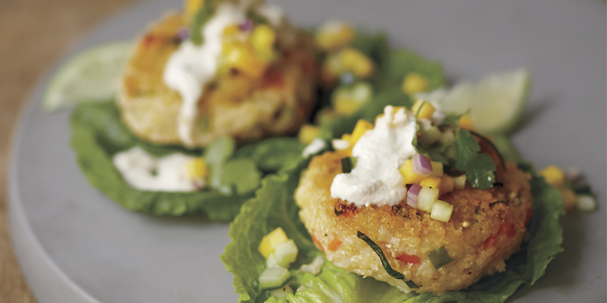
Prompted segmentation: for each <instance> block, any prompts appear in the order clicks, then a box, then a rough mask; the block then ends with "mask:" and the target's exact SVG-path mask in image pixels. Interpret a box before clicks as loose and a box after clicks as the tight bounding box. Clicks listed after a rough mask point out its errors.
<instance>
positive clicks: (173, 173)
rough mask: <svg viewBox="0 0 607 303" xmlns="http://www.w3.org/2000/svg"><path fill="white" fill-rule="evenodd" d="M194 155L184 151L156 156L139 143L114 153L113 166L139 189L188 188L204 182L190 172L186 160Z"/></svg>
mask: <svg viewBox="0 0 607 303" xmlns="http://www.w3.org/2000/svg"><path fill="white" fill-rule="evenodd" d="M193 159H194V157H192V156H188V155H185V154H181V153H174V154H170V155H168V156H165V157H161V158H157V157H155V156H153V155H150V154H148V153H147V152H146V151H144V150H143V149H141V148H139V147H133V148H131V149H129V150H126V151H123V152H119V153H117V154H116V155H114V158H113V162H114V166H115V167H116V169H118V171H119V172H120V174H121V175H122V178H123V179H124V181H125V182H126V183H127V184H129V185H130V186H132V187H134V188H136V189H140V190H151V191H172V192H189V191H196V190H198V189H200V188H202V187H203V186H204V184H201V183H200V182H194V181H192V180H191V179H190V178H189V176H188V171H187V163H188V162H190V161H191V160H193Z"/></svg>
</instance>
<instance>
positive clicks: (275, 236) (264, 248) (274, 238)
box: [258, 227, 289, 259]
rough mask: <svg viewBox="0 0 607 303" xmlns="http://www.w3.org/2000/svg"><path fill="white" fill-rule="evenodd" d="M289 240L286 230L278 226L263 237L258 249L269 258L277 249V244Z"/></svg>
mask: <svg viewBox="0 0 607 303" xmlns="http://www.w3.org/2000/svg"><path fill="white" fill-rule="evenodd" d="M287 241H289V238H287V234H286V233H285V231H284V230H282V228H280V227H277V228H276V229H275V230H273V231H272V232H270V233H269V234H267V235H266V236H265V237H263V239H261V243H259V248H258V250H259V252H260V253H261V254H262V255H263V257H264V258H266V259H267V258H268V257H269V256H270V254H271V253H273V252H274V250H275V249H276V244H278V243H283V242H287Z"/></svg>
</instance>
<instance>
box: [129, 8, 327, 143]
mask: <svg viewBox="0 0 607 303" xmlns="http://www.w3.org/2000/svg"><path fill="white" fill-rule="evenodd" d="M184 26H185V23H184V20H183V17H182V15H180V14H174V13H173V14H168V15H167V16H166V17H165V18H164V19H162V20H161V21H160V22H158V23H155V24H152V25H151V26H150V28H149V30H148V31H147V32H146V33H145V34H144V35H143V36H142V37H141V38H139V39H138V41H137V44H136V46H135V49H134V51H133V54H132V55H131V57H130V58H129V60H128V62H127V65H126V67H125V70H124V74H123V78H122V83H121V90H120V92H119V95H118V105H119V107H120V109H121V113H122V119H123V121H124V122H125V123H126V125H127V126H128V127H129V128H130V129H131V131H133V133H135V134H136V135H137V136H138V137H141V138H142V139H145V140H148V141H151V142H153V143H156V144H181V140H180V139H179V136H178V134H177V117H178V113H179V109H180V107H181V97H180V95H179V93H178V92H176V91H173V90H171V89H169V88H168V87H166V86H165V85H164V83H163V81H162V74H163V71H164V66H165V64H166V62H167V60H168V59H169V57H170V56H171V54H172V53H173V52H174V51H176V50H177V48H178V47H179V39H177V33H178V31H179V30H180V29H181V28H183V27H184ZM278 45H279V47H280V48H281V54H282V56H281V58H280V59H279V60H278V61H277V62H275V63H273V64H272V65H271V66H270V67H269V68H268V70H267V72H266V74H265V75H264V77H262V79H261V80H257V81H251V79H250V78H247V77H246V76H245V75H243V74H240V73H229V74H227V75H223V76H220V77H218V78H216V79H215V80H214V81H213V82H212V83H210V84H209V85H207V86H206V87H205V92H204V93H203V96H201V100H200V102H199V110H200V112H201V117H199V119H198V120H197V121H196V126H195V129H194V132H193V141H194V145H195V146H205V145H207V144H209V143H210V142H211V141H212V140H213V139H215V138H217V137H219V136H221V135H226V134H227V135H231V136H233V137H234V138H236V139H241V140H251V139H259V138H262V137H265V136H269V135H275V134H285V133H289V132H293V131H295V130H296V129H297V128H298V127H299V126H300V125H301V124H302V123H304V122H305V119H306V118H307V116H308V114H309V112H310V110H311V109H312V107H313V106H314V102H315V91H314V90H315V77H316V70H315V69H316V67H315V66H316V64H315V50H314V48H313V43H312V40H311V37H309V36H308V35H307V34H304V33H303V32H301V31H298V30H295V29H294V28H292V27H289V26H285V27H284V28H281V29H280V31H279V32H278Z"/></svg>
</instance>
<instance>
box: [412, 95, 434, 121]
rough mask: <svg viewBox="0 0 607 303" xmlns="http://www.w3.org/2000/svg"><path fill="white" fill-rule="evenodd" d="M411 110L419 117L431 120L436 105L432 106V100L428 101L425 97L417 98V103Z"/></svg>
mask: <svg viewBox="0 0 607 303" xmlns="http://www.w3.org/2000/svg"><path fill="white" fill-rule="evenodd" d="M411 111H412V112H413V113H414V114H416V115H417V117H418V118H419V119H428V120H430V119H431V118H432V115H433V114H434V112H435V111H436V108H434V106H432V104H430V102H427V101H425V100H423V99H417V101H415V104H413V107H412V108H411Z"/></svg>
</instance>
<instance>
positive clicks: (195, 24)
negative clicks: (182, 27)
mask: <svg viewBox="0 0 607 303" xmlns="http://www.w3.org/2000/svg"><path fill="white" fill-rule="evenodd" d="M219 3H221V0H206V1H205V2H204V5H203V6H202V8H200V10H199V11H198V12H197V13H196V15H194V19H193V20H192V27H191V28H190V37H191V38H192V42H194V44H197V45H200V44H202V43H203V42H204V37H203V36H202V28H203V27H204V25H205V23H207V21H209V19H211V17H213V14H215V10H217V6H219Z"/></svg>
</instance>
